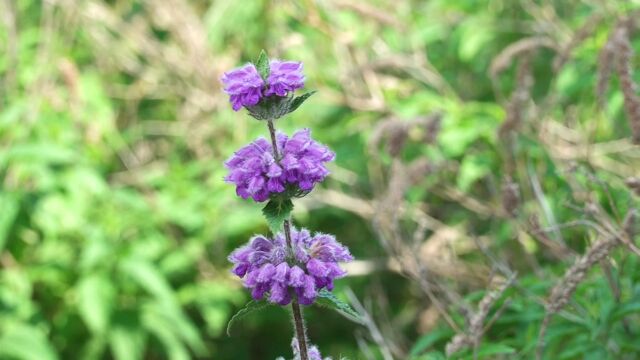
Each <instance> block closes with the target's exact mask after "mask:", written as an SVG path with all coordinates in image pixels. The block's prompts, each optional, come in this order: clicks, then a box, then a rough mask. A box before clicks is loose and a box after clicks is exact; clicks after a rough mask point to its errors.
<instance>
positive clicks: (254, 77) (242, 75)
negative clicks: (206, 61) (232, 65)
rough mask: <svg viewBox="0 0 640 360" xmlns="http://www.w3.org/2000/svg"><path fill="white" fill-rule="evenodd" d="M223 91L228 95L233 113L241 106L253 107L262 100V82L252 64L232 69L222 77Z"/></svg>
mask: <svg viewBox="0 0 640 360" xmlns="http://www.w3.org/2000/svg"><path fill="white" fill-rule="evenodd" d="M222 83H223V84H224V91H225V92H226V93H227V94H229V95H230V97H229V101H230V102H231V106H232V107H233V110H234V111H238V110H240V108H242V107H243V106H253V105H256V104H257V103H258V102H260V99H262V88H263V87H264V80H262V77H260V74H259V73H258V70H257V69H256V67H255V66H254V65H253V64H247V65H245V66H242V67H239V68H237V69H233V70H231V71H229V72H226V73H224V75H223V76H222Z"/></svg>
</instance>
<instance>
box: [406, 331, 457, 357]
mask: <svg viewBox="0 0 640 360" xmlns="http://www.w3.org/2000/svg"><path fill="white" fill-rule="evenodd" d="M452 334H453V332H452V331H451V330H450V329H448V328H443V329H435V330H433V331H431V332H429V333H427V334H424V335H423V336H421V337H420V338H419V339H418V341H416V343H415V344H413V347H412V348H411V351H410V352H409V356H417V355H419V354H421V353H422V352H423V351H425V350H427V349H428V348H429V347H431V346H432V345H433V344H435V343H436V342H438V341H440V340H442V339H444V338H449V337H451V335H452Z"/></svg>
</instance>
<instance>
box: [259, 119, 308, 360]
mask: <svg viewBox="0 0 640 360" xmlns="http://www.w3.org/2000/svg"><path fill="white" fill-rule="evenodd" d="M267 125H268V127H269V135H271V146H272V148H273V157H274V158H275V159H276V161H280V155H279V154H278V143H277V142H276V129H275V127H274V126H273V120H268V121H267ZM283 225H284V236H285V238H286V240H287V247H288V248H289V249H291V251H292V252H293V248H292V246H291V221H290V220H285V221H284V224H283ZM291 311H292V312H293V325H294V327H295V332H296V337H297V338H298V346H299V347H300V359H301V360H309V353H308V352H307V335H306V334H305V327H304V318H303V317H302V310H301V309H300V304H299V303H298V295H296V294H293V299H292V300H291Z"/></svg>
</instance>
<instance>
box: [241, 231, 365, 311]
mask: <svg viewBox="0 0 640 360" xmlns="http://www.w3.org/2000/svg"><path fill="white" fill-rule="evenodd" d="M291 245H292V248H293V249H294V250H293V253H291V251H289V250H288V248H287V243H286V239H285V235H284V234H283V233H278V234H277V235H276V236H275V238H274V239H273V240H271V239H267V238H266V237H264V236H262V235H256V236H254V237H253V238H251V240H249V243H248V244H247V245H244V246H242V247H240V248H238V249H236V250H235V251H233V252H232V253H231V255H229V261H231V262H232V263H233V264H234V267H233V270H232V272H233V273H234V274H236V275H238V276H239V277H240V278H243V279H244V285H245V287H247V288H249V289H251V290H252V291H251V296H252V297H253V298H254V299H256V300H260V299H262V298H263V297H264V296H265V294H267V293H268V294H269V301H270V302H272V303H276V304H280V305H287V304H289V302H291V295H292V292H293V293H295V294H296V295H297V296H298V300H299V301H300V303H301V304H303V305H310V304H312V303H313V302H314V301H315V299H316V297H317V295H318V291H320V290H321V289H323V288H326V289H327V290H332V289H333V280H334V279H336V278H339V277H342V276H344V275H345V274H346V272H345V271H344V270H342V269H341V268H340V266H338V262H345V261H351V260H353V257H352V256H351V253H349V249H348V248H347V247H345V246H344V245H342V244H340V243H339V242H338V241H336V239H335V238H334V237H333V236H331V235H327V234H320V233H316V234H315V235H314V236H311V234H310V233H309V231H308V230H306V229H302V230H300V231H298V230H296V229H295V228H292V229H291Z"/></svg>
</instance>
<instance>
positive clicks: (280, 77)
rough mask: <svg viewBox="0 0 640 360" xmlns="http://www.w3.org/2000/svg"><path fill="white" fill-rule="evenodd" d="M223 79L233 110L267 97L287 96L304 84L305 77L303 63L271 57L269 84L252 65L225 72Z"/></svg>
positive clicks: (251, 104)
mask: <svg viewBox="0 0 640 360" xmlns="http://www.w3.org/2000/svg"><path fill="white" fill-rule="evenodd" d="M221 80H222V83H223V85H224V91H225V92H226V93H227V94H228V95H229V96H230V97H229V101H230V102H231V105H232V107H233V110H235V111H238V110H240V109H241V108H242V107H243V106H254V105H256V104H258V103H259V102H260V100H261V99H262V98H264V97H267V96H273V95H275V96H280V97H284V96H287V95H288V94H289V92H293V91H295V90H297V89H300V88H302V87H304V80H305V78H304V75H303V73H302V63H301V62H296V61H280V60H272V61H270V62H269V77H268V79H267V83H265V81H264V79H262V77H261V76H260V74H259V73H258V70H257V69H256V67H255V65H253V64H246V65H244V66H242V67H239V68H236V69H233V70H231V71H229V72H226V73H224V75H223V76H222V79H221Z"/></svg>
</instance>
